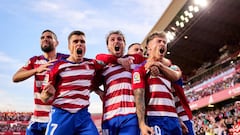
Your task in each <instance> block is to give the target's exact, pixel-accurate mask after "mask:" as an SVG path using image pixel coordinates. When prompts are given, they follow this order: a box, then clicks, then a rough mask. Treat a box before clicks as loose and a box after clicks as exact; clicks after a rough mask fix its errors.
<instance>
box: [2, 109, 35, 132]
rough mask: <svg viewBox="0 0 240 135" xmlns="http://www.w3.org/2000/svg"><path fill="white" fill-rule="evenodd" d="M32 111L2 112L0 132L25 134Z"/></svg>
mask: <svg viewBox="0 0 240 135" xmlns="http://www.w3.org/2000/svg"><path fill="white" fill-rule="evenodd" d="M31 116H32V113H31V112H0V134H1V135H2V134H3V135H12V134H20V135H23V134H25V130H26V128H27V126H28V122H29V120H30V118H31Z"/></svg>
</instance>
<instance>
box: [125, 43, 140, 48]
mask: <svg viewBox="0 0 240 135" xmlns="http://www.w3.org/2000/svg"><path fill="white" fill-rule="evenodd" d="M134 45H139V46H141V44H140V43H132V44H130V45H129V46H128V50H129V49H130V48H131V47H132V46H134Z"/></svg>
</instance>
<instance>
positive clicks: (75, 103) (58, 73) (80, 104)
mask: <svg viewBox="0 0 240 135" xmlns="http://www.w3.org/2000/svg"><path fill="white" fill-rule="evenodd" d="M101 68H102V65H100V64H98V62H97V61H96V60H92V59H86V58H85V59H84V60H83V62H80V63H73V62H69V61H67V60H61V61H58V62H57V63H56V64H55V65H54V66H53V68H52V70H51V72H49V81H51V83H52V85H53V86H54V87H55V89H56V93H55V97H54V99H53V101H52V105H53V106H55V107H58V108H61V109H63V110H66V111H69V112H71V113H76V112H77V111H79V110H81V109H82V108H85V107H88V106H89V95H90V88H91V85H92V80H93V77H94V75H95V74H96V70H98V69H101Z"/></svg>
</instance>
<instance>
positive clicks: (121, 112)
mask: <svg viewBox="0 0 240 135" xmlns="http://www.w3.org/2000/svg"><path fill="white" fill-rule="evenodd" d="M131 113H136V108H135V107H124V108H122V107H121V108H117V109H115V110H111V111H108V112H106V113H104V115H103V119H104V120H106V119H111V118H112V117H114V116H115V115H116V114H118V115H126V114H131Z"/></svg>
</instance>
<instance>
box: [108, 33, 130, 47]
mask: <svg viewBox="0 0 240 135" xmlns="http://www.w3.org/2000/svg"><path fill="white" fill-rule="evenodd" d="M112 34H119V35H121V36H122V37H123V41H124V42H125V43H126V41H125V37H124V35H123V33H122V32H121V31H120V30H115V31H110V32H109V33H108V35H107V36H106V44H107V45H108V39H109V37H110V36H111V35H112Z"/></svg>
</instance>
